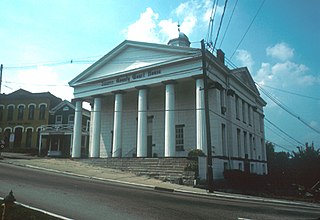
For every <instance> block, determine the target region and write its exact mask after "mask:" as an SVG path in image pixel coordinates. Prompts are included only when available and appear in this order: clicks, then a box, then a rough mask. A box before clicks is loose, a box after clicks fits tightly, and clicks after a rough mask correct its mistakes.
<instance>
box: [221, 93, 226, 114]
mask: <svg viewBox="0 0 320 220" xmlns="http://www.w3.org/2000/svg"><path fill="white" fill-rule="evenodd" d="M220 105H221V114H223V115H224V114H225V113H226V111H227V109H226V106H225V91H224V90H220Z"/></svg>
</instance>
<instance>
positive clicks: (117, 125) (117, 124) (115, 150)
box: [112, 92, 123, 157]
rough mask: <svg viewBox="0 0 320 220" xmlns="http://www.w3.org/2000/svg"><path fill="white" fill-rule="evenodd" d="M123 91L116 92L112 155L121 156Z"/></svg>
mask: <svg viewBox="0 0 320 220" xmlns="http://www.w3.org/2000/svg"><path fill="white" fill-rule="evenodd" d="M122 96H123V92H117V93H115V99H114V121H113V123H114V124H113V147H112V157H121V148H122V146H121V145H122V143H121V138H122V102H123V97H122Z"/></svg>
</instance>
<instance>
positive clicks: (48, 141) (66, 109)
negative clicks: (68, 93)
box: [39, 100, 90, 157]
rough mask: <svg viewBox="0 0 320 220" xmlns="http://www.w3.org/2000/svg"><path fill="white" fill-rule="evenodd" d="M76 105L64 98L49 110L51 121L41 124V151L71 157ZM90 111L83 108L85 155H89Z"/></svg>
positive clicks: (83, 145) (82, 148) (82, 149)
mask: <svg viewBox="0 0 320 220" xmlns="http://www.w3.org/2000/svg"><path fill="white" fill-rule="evenodd" d="M74 115H75V106H74V105H73V104H72V103H71V102H69V101H67V100H64V101H62V102H60V103H59V104H58V105H56V106H55V107H54V108H52V109H51V110H50V111H49V123H47V124H44V125H42V126H41V132H40V139H41V140H42V141H41V143H42V145H41V146H40V148H39V153H41V154H45V155H48V156H62V157H69V156H70V155H71V154H70V153H71V146H72V139H73V125H74ZM89 123H90V112H89V111H88V110H85V109H83V110H82V141H81V142H82V145H81V152H82V155H83V156H86V155H88V140H89V139H88V133H89Z"/></svg>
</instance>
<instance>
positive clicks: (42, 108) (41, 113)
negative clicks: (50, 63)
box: [39, 105, 46, 120]
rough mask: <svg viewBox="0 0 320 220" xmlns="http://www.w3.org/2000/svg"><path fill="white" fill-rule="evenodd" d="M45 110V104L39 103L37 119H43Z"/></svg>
mask: <svg viewBox="0 0 320 220" xmlns="http://www.w3.org/2000/svg"><path fill="white" fill-rule="evenodd" d="M45 112H46V106H45V105H40V111H39V119H40V120H43V119H45Z"/></svg>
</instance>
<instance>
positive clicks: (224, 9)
mask: <svg viewBox="0 0 320 220" xmlns="http://www.w3.org/2000/svg"><path fill="white" fill-rule="evenodd" d="M227 4H228V0H225V2H224V7H223V12H222V15H221V19H220V24H219V27H218V31H217V35H216V39H215V41H214V44H213V50H214V49H215V48H216V44H217V40H218V38H219V33H220V29H221V26H222V22H223V18H224V14H225V12H226V8H227Z"/></svg>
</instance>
